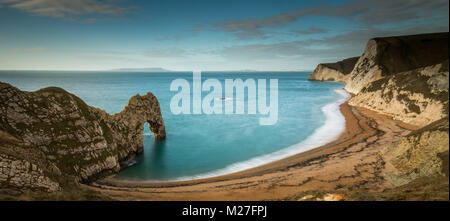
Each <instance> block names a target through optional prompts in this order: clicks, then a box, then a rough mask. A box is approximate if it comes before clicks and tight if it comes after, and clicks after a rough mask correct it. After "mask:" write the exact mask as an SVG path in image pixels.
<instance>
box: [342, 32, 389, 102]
mask: <svg viewBox="0 0 450 221" xmlns="http://www.w3.org/2000/svg"><path fill="white" fill-rule="evenodd" d="M380 47H381V45H380V44H377V42H376V41H375V40H369V42H368V43H367V46H366V49H365V50H364V54H363V55H362V56H361V57H359V59H358V62H357V63H356V65H355V67H354V68H353V70H352V72H351V73H350V75H349V78H348V80H347V81H346V83H347V84H346V85H345V90H346V91H347V92H350V93H352V94H357V93H358V92H359V91H360V90H361V89H362V88H363V87H364V86H366V85H368V84H369V83H371V82H372V81H376V80H378V79H380V78H382V73H383V71H382V67H381V66H380V65H378V64H377V62H376V61H377V60H378V59H377V56H379V55H378V53H379V51H380V49H381V48H380Z"/></svg>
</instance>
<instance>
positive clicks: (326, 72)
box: [308, 57, 359, 82]
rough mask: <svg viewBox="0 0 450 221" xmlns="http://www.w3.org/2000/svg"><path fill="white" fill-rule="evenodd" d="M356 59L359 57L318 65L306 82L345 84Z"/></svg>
mask: <svg viewBox="0 0 450 221" xmlns="http://www.w3.org/2000/svg"><path fill="white" fill-rule="evenodd" d="M358 59H359V57H353V58H347V59H344V60H342V61H338V62H336V63H323V64H319V65H317V67H316V69H314V71H313V72H312V73H311V75H310V76H309V78H308V80H310V81H340V82H346V80H347V78H348V77H349V76H350V75H349V74H350V73H351V72H352V70H353V68H354V67H355V64H356V62H357V61H358Z"/></svg>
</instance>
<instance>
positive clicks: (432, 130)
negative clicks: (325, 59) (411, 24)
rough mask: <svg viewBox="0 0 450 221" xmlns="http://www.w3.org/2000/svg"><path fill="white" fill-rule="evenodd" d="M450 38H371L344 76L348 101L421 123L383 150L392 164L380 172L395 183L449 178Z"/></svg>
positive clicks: (402, 119) (414, 122)
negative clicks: (390, 168) (391, 168)
mask: <svg viewBox="0 0 450 221" xmlns="http://www.w3.org/2000/svg"><path fill="white" fill-rule="evenodd" d="M448 41H449V38H448V32H447V33H435V34H421V35H411V36H397V37H384V38H374V39H370V40H369V42H368V43H367V45H366V49H365V51H364V53H363V54H362V55H361V57H359V59H358V61H357V62H356V64H355V67H354V68H353V70H352V71H351V72H350V73H349V74H348V75H347V77H346V78H345V80H344V81H345V83H346V86H345V90H347V91H348V92H350V93H352V95H353V96H352V97H351V98H350V100H349V101H348V103H349V104H350V105H352V106H360V107H364V108H367V109H370V110H374V111H376V112H378V113H382V114H385V115H389V116H391V117H392V118H393V119H396V120H400V121H403V122H406V123H409V124H412V125H415V126H417V127H419V128H422V129H420V130H417V131H414V132H412V133H411V134H409V135H407V136H405V137H404V138H402V140H401V141H400V142H399V143H396V144H386V147H385V149H384V150H383V154H381V155H383V158H385V161H386V162H389V164H390V165H392V167H393V168H395V171H396V172H395V173H390V174H385V176H384V178H385V179H387V180H388V181H389V182H390V183H391V184H392V185H394V186H400V185H403V184H407V183H409V182H411V181H414V180H416V181H417V180H418V179H421V178H426V177H440V178H438V179H442V176H447V177H448V151H449V135H448V115H449V93H448V89H449V51H448ZM319 66H320V65H319ZM317 69H319V67H318V68H317ZM317 69H316V70H317ZM324 73H325V72H324ZM313 74H314V76H313ZM313 74H311V77H310V78H314V79H315V78H318V77H317V76H316V75H317V73H313ZM330 76H333V77H334V76H335V75H334V74H329V75H328V76H322V77H321V78H322V79H326V78H328V79H330ZM333 77H331V78H333ZM334 80H336V79H334ZM432 179H435V178H432ZM447 188H448V183H447Z"/></svg>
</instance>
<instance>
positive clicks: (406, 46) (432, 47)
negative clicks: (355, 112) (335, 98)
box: [345, 32, 449, 94]
mask: <svg viewBox="0 0 450 221" xmlns="http://www.w3.org/2000/svg"><path fill="white" fill-rule="evenodd" d="M448 40H449V39H448V32H447V33H436V34H421V35H409V36H398V37H384V38H373V39H370V40H369V42H368V43H367V45H366V49H365V50H364V53H363V54H362V55H361V57H359V60H358V62H357V63H356V65H355V68H354V69H353V71H352V72H351V73H350V77H349V79H348V80H347V84H346V86H345V90H347V91H348V92H350V93H353V94H358V93H359V92H360V91H361V90H362V89H363V88H364V87H366V86H368V84H369V83H371V82H373V81H376V80H379V79H381V78H383V77H386V76H389V75H394V74H397V73H402V72H405V71H409V70H414V69H417V68H423V67H427V66H431V65H435V64H438V63H442V62H444V61H445V60H448V58H449V57H448V55H449V54H448V53H449V51H448Z"/></svg>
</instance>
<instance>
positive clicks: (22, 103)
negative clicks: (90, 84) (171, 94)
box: [0, 82, 166, 191]
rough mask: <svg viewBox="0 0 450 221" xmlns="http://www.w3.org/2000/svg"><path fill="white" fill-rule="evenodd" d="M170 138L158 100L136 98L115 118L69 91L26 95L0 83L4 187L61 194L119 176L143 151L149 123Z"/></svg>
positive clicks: (157, 136)
mask: <svg viewBox="0 0 450 221" xmlns="http://www.w3.org/2000/svg"><path fill="white" fill-rule="evenodd" d="M145 122H148V125H149V128H150V130H151V131H152V132H153V133H154V134H155V139H163V138H164V137H165V135H166V134H165V126H164V121H163V119H162V116H161V111H160V106H159V103H158V100H157V99H156V97H155V96H154V95H153V94H151V93H147V94H146V95H144V96H140V95H136V96H134V97H132V98H131V99H130V100H129V102H128V105H127V106H126V107H125V108H124V110H122V111H121V112H120V113H117V114H114V115H109V114H107V113H106V112H105V111H103V110H100V109H97V108H94V107H91V106H88V105H87V104H85V103H84V102H83V101H82V100H81V99H80V98H78V97H76V96H75V95H73V94H70V93H68V92H67V91H65V90H63V89H61V88H56V87H50V88H45V89H41V90H38V91H35V92H24V91H20V90H19V89H17V88H15V87H13V86H11V85H9V84H6V83H1V82H0V162H1V164H0V187H8V188H10V187H11V188H14V187H16V188H24V187H25V188H31V189H33V188H37V189H43V190H46V191H55V190H58V189H59V188H60V186H62V185H64V183H66V182H82V183H85V182H90V181H93V180H95V179H97V178H99V177H102V176H105V175H109V174H112V173H116V172H118V171H119V170H120V169H121V168H122V167H124V166H126V165H125V164H124V162H126V161H127V160H129V159H130V158H132V157H134V156H135V155H136V154H139V153H141V152H142V151H143V130H144V123H145Z"/></svg>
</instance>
